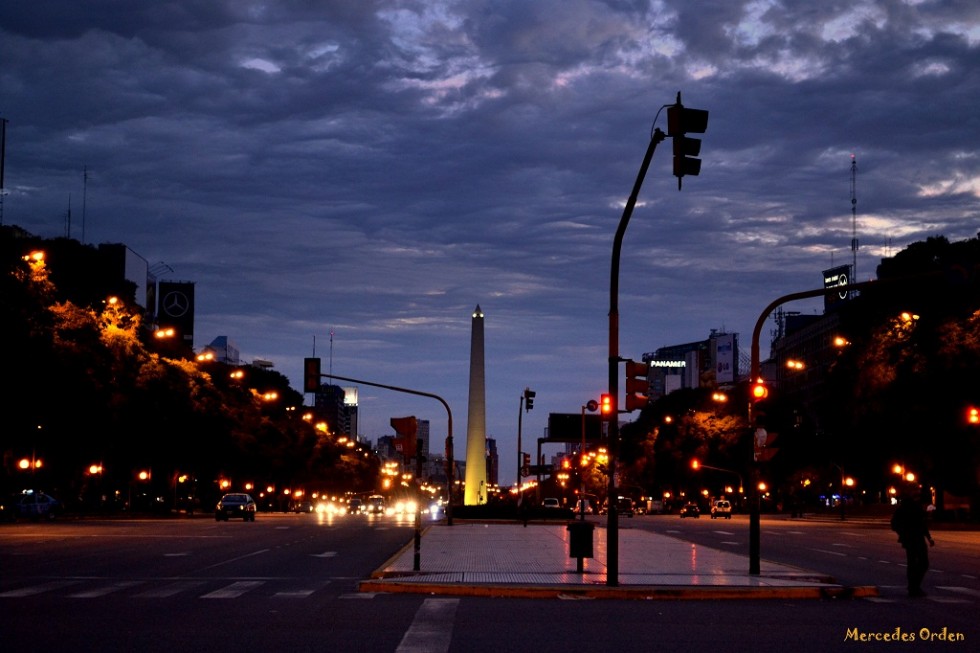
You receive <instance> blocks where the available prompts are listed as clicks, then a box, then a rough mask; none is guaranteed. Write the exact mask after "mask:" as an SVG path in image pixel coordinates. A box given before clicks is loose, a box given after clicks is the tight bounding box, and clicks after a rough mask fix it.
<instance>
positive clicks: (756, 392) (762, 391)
mask: <svg viewBox="0 0 980 653" xmlns="http://www.w3.org/2000/svg"><path fill="white" fill-rule="evenodd" d="M751 395H752V401H762V400H763V399H765V398H766V397H768V396H769V388H767V387H766V384H765V383H764V382H763V380H762V379H756V381H755V383H753V384H752V389H751Z"/></svg>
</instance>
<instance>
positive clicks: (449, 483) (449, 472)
mask: <svg viewBox="0 0 980 653" xmlns="http://www.w3.org/2000/svg"><path fill="white" fill-rule="evenodd" d="M320 376H321V377H323V376H325V377H327V378H328V379H339V380H341V381H347V382H348V383H359V384H361V385H369V386H371V387H373V388H384V389H385V390H393V391H395V392H405V393H407V394H410V395H418V396H420V397H429V398H431V399H435V400H436V401H438V402H439V403H441V404H442V406H443V408H445V409H446V415H447V418H448V424H447V431H446V494H447V495H448V496H447V499H448V500H447V502H446V525H447V526H452V525H453V484H454V480H453V466H454V464H455V463H454V461H453V411H452V409H451V408H449V404H448V403H446V400H445V399H443V398H442V397H440V396H439V395H436V394H432V393H431V392H423V391H421V390H412V389H410V388H399V387H398V386H395V385H385V384H383V383H375V382H373V381H364V380H363V379H352V378H350V377H346V376H337V375H336V374H332V373H331V374H321V375H320ZM416 546H418V545H416ZM416 571H417V570H416Z"/></svg>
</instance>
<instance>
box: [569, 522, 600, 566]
mask: <svg viewBox="0 0 980 653" xmlns="http://www.w3.org/2000/svg"><path fill="white" fill-rule="evenodd" d="M567 530H568V557H569V558H580V559H581V558H591V557H592V555H593V554H592V531H593V530H595V524H593V523H592V522H589V521H572V522H568V526H567Z"/></svg>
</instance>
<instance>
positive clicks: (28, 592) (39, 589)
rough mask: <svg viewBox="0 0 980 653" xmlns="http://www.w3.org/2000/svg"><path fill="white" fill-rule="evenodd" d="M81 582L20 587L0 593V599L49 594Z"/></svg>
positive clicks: (71, 581) (58, 582)
mask: <svg viewBox="0 0 980 653" xmlns="http://www.w3.org/2000/svg"><path fill="white" fill-rule="evenodd" d="M79 582H81V581H77V580H54V581H51V582H50V583H41V584H40V585H31V586H29V587H21V588H20V589H16V590H8V591H6V592H0V598H4V599H20V598H24V597H25V596H34V595H35V594H43V593H45V592H51V591H53V590H59V589H62V588H64V587H71V586H72V585H77V584H78V583H79Z"/></svg>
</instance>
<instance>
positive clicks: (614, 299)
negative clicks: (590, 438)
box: [606, 128, 667, 587]
mask: <svg viewBox="0 0 980 653" xmlns="http://www.w3.org/2000/svg"><path fill="white" fill-rule="evenodd" d="M666 138H667V135H666V134H664V133H663V132H662V131H660V129H659V128H656V129H654V130H653V133H652V134H651V135H650V144H649V145H648V146H647V151H646V154H645V155H644V157H643V163H642V164H641V165H640V172H639V174H637V176H636V181H635V182H634V184H633V192H632V193H630V196H629V199H628V200H627V201H626V207H625V208H624V209H623V215H622V217H621V218H620V219H619V227H618V228H617V229H616V236H615V237H614V238H613V251H612V264H611V266H610V267H611V269H610V274H609V396H610V397H611V398H612V402H613V411H612V418H611V419H610V420H609V446H608V449H609V467H608V469H609V489H608V492H607V493H606V501H607V503H608V504H609V510H608V512H607V522H606V584H607V585H609V586H610V587H616V586H618V585H619V517H618V515H617V513H618V510H617V508H616V457H617V455H618V454H619V406H618V403H617V402H618V401H619V362H620V358H619V259H620V253H621V252H622V249H623V237H624V236H625V234H626V227H627V225H628V224H629V221H630V218H631V217H632V215H633V208H634V207H635V206H636V200H637V197H638V196H639V194H640V186H642V185H643V178H644V177H646V174H647V168H649V167H650V161H651V160H652V159H653V153H654V152H655V151H656V149H657V145H658V144H659V143H661V142H662V141H663V140H664V139H666Z"/></svg>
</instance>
